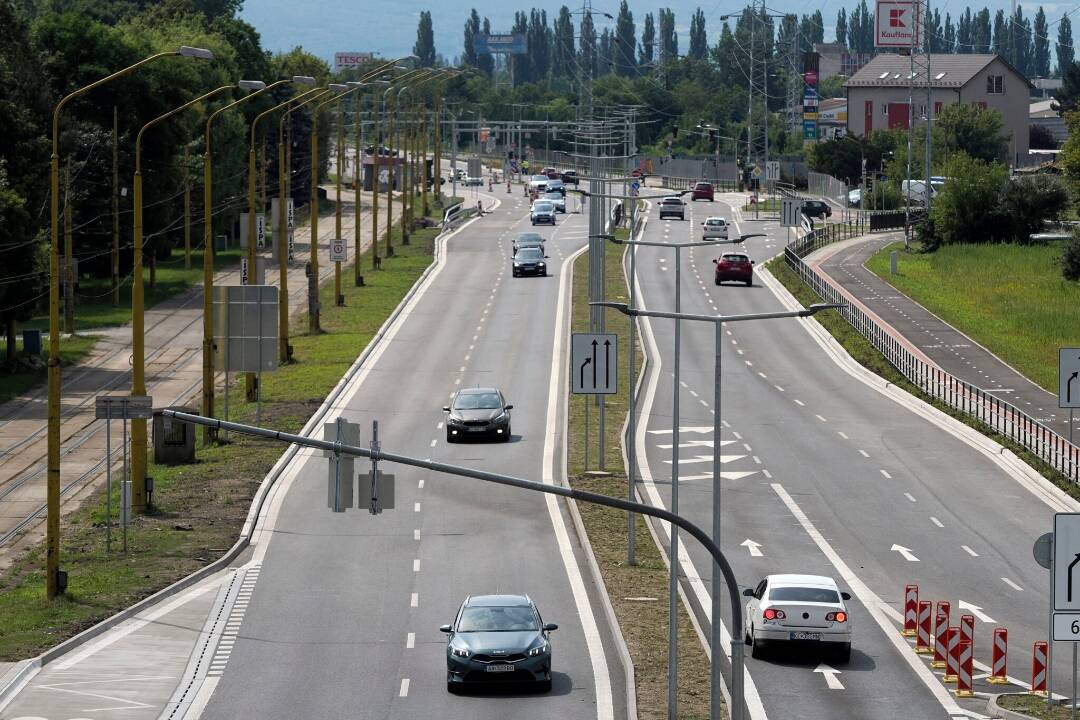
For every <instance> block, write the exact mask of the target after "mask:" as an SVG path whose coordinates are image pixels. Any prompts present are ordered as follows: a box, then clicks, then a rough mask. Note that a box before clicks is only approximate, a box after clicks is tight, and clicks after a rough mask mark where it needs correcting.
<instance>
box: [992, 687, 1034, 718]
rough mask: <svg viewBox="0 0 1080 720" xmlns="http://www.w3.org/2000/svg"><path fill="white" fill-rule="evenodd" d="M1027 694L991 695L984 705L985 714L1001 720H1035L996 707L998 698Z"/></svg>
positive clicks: (1028, 716)
mask: <svg viewBox="0 0 1080 720" xmlns="http://www.w3.org/2000/svg"><path fill="white" fill-rule="evenodd" d="M1027 694H1028V693H1001V694H1000V695H991V696H990V700H989V701H988V702H987V703H986V712H987V713H989V714H990V717H994V718H1001V719H1002V720H1035V718H1033V717H1031V716H1030V715H1025V714H1024V713H1020V712H1016V711H1015V710H1006V709H1005V708H1003V707H1001V706H1000V705H998V702H997V701H998V698H999V697H1005V696H1007V695H1027Z"/></svg>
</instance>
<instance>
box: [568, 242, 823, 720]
mask: <svg viewBox="0 0 1080 720" xmlns="http://www.w3.org/2000/svg"><path fill="white" fill-rule="evenodd" d="M640 244H642V245H645V244H649V245H657V246H664V245H665V243H640ZM676 283H677V281H676ZM589 304H590V305H599V306H601V307H609V308H612V309H615V310H618V311H619V312H621V313H623V314H624V315H629V316H630V317H656V318H668V319H673V320H675V322H676V327H678V323H679V322H681V321H682V320H690V321H694V322H709V323H712V324H713V328H714V335H715V343H714V353H715V357H714V361H713V363H714V364H713V368H714V375H713V405H714V406H715V408H714V414H713V463H712V464H713V493H712V495H713V502H712V541H713V543H714V544H715V545H716V546H717V547H719V546H720V468H721V454H720V425H721V420H720V377H721V375H720V370H721V363H720V351H721V348H722V347H723V333H722V328H723V326H724V324H725V323H729V322H743V321H747V320H773V319H779V318H791V317H809V316H811V315H814V314H815V313H817V312H819V311H821V310H827V309H831V308H840V307H843V305H842V304H839V303H821V304H816V305H811V306H810V307H808V308H804V309H802V310H795V311H790V312H774V313H751V314H747V315H726V316H725V315H697V314H690V313H680V312H678V311H676V312H660V311H654V310H644V309H633V308H630V307H629V306H628V305H626V303H613V302H600V303H589ZM676 353H678V349H677V348H676ZM676 357H678V355H676ZM676 363H678V360H676ZM677 367H678V365H677V364H676V368H677ZM676 372H678V370H676ZM675 393H676V395H678V384H676V386H675ZM673 423H674V427H675V428H678V416H677V415H676V417H675V419H674V421H673ZM672 443H673V446H672V447H673V448H674V450H673V452H674V453H675V456H674V462H673V464H674V465H675V467H678V464H679V458H678V450H677V448H678V446H679V444H678V440H676V439H673V440H672ZM676 481H677V478H676V480H673V481H672V488H671V489H672V508H671V512H672V513H675V514H676V515H677V514H678V511H677V510H676V509H675V500H674V498H675V488H676V487H677V485H676V484H675V483H676ZM676 534H677V531H676V528H675V527H674V526H673V527H672V528H671V536H672V537H673V538H674V537H675V536H676ZM670 560H671V566H672V575H673V577H674V569H675V568H676V567H677V566H678V562H679V560H678V556H677V555H675V554H674V551H673V554H672V555H671V557H670ZM711 575H712V586H711V588H710V595H711V600H712V606H711V613H712V614H711V618H712V621H711V623H710V625H711V627H710V635H709V645H710V647H711V655H712V665H711V685H712V690H711V707H712V711H711V717H712V719H713V720H719V718H720V703H721V696H722V693H721V687H722V686H723V682H724V680H723V676H722V675H721V672H720V658H721V657H722V655H723V651H722V650H721V646H722V642H721V640H720V612H721V607H720V605H721V603H720V598H721V592H722V589H723V576H722V573H721V568H720V567H719V565H717V564H716V563H715V562H714V563H713V567H712V573H711ZM731 610H732V612H733V613H738V612H741V608H739V607H737V606H735V607H732V609H731ZM672 613H673V614H674V606H672ZM743 650H744V644H743V638H742V637H739V636H736V635H733V636H732V638H731V707H730V713H731V720H742V718H743V711H744V707H743V705H744V703H743V672H744V658H743ZM669 662H670V660H669ZM669 667H670V665H669ZM669 692H670V688H669ZM670 711H671V708H670V707H669V716H670V717H675V716H674V715H670Z"/></svg>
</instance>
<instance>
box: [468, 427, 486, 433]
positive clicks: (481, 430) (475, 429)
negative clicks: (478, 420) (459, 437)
mask: <svg viewBox="0 0 1080 720" xmlns="http://www.w3.org/2000/svg"><path fill="white" fill-rule="evenodd" d="M485 430H487V428H482V427H470V428H469V432H483V431H485Z"/></svg>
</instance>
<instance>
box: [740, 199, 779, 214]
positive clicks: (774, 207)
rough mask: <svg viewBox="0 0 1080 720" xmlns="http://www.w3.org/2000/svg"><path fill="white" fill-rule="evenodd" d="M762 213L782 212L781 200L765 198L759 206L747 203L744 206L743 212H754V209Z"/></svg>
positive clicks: (760, 201) (759, 202)
mask: <svg viewBox="0 0 1080 720" xmlns="http://www.w3.org/2000/svg"><path fill="white" fill-rule="evenodd" d="M755 207H756V208H757V209H758V210H759V211H761V212H780V198H763V199H761V200H759V201H758V203H757V205H752V204H750V203H747V204H746V205H743V208H742V209H743V212H754V208H755Z"/></svg>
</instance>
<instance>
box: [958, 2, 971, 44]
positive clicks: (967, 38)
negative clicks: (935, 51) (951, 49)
mask: <svg viewBox="0 0 1080 720" xmlns="http://www.w3.org/2000/svg"><path fill="white" fill-rule="evenodd" d="M972 24H973V21H972V19H971V8H969V7H968V8H964V12H963V13H961V14H960V17H959V18H957V21H956V52H958V53H963V54H965V55H968V54H971V52H972V50H973V47H972V39H971V31H972Z"/></svg>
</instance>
